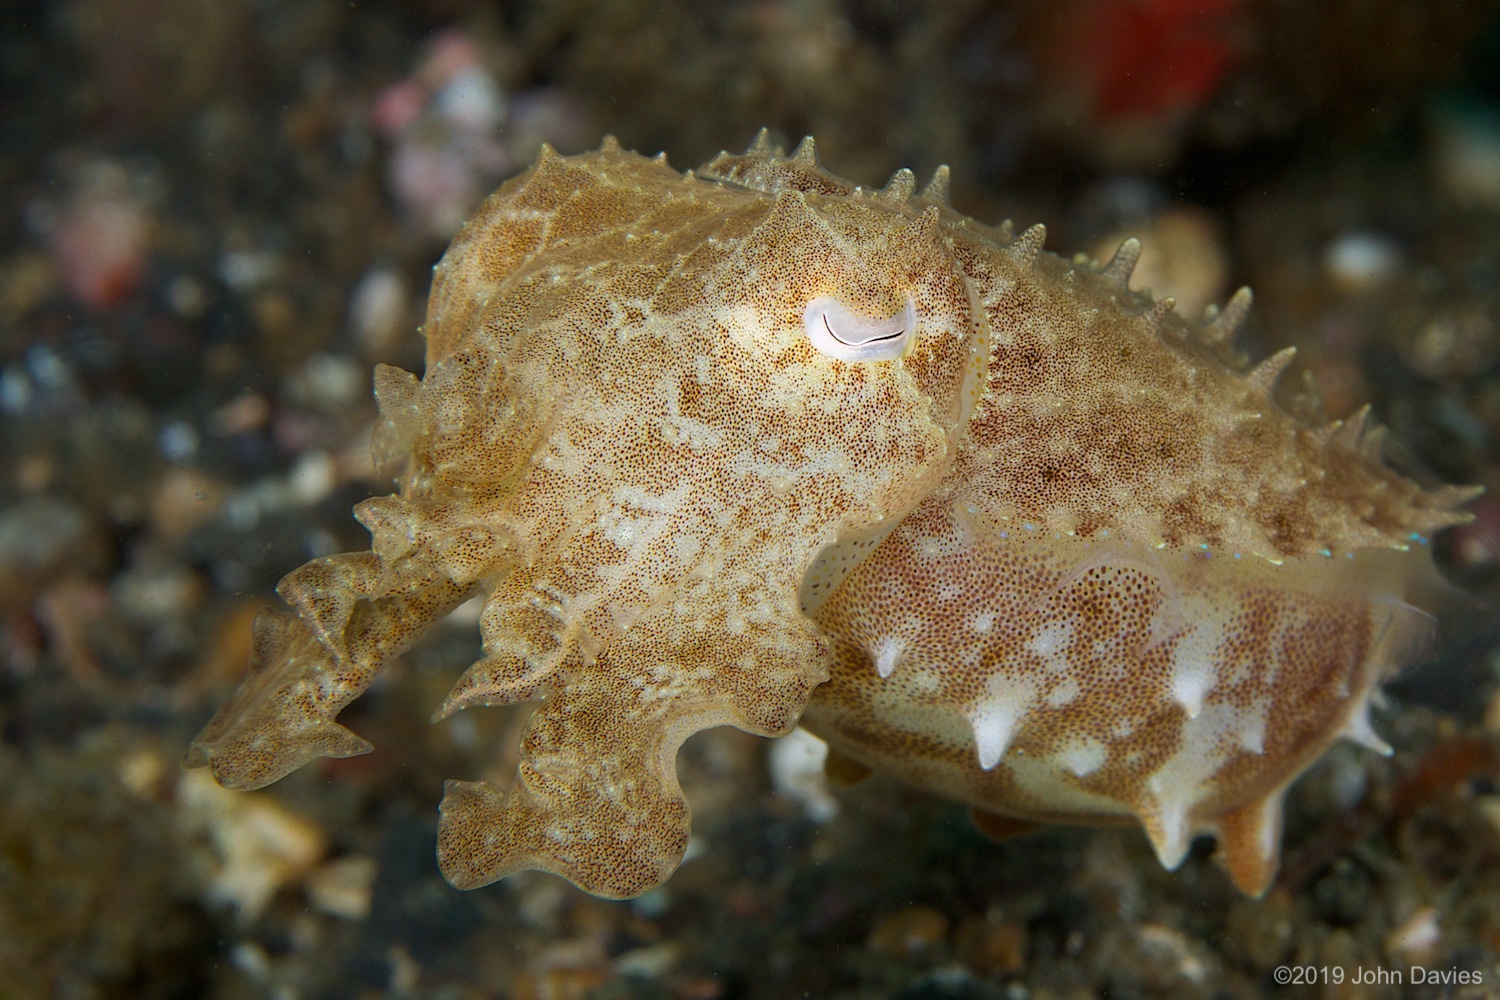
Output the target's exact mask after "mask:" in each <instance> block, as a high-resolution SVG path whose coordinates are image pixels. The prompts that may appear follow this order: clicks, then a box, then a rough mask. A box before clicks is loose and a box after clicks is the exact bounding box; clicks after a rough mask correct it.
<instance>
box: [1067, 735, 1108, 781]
mask: <svg viewBox="0 0 1500 1000" xmlns="http://www.w3.org/2000/svg"><path fill="white" fill-rule="evenodd" d="M1058 757H1059V759H1060V760H1062V762H1063V764H1064V765H1065V766H1066V767H1067V769H1068V770H1069V771H1072V772H1073V773H1074V774H1075V775H1077V776H1078V777H1080V778H1085V777H1088V776H1089V775H1091V774H1093V773H1094V772H1095V771H1097V770H1099V768H1101V767H1103V766H1104V762H1105V761H1106V760H1108V759H1109V747H1107V746H1105V745H1104V744H1103V743H1100V742H1099V741H1098V740H1094V739H1084V740H1080V741H1078V742H1077V743H1069V744H1067V745H1066V746H1064V747H1063V749H1062V751H1061V752H1060V753H1059V754H1058Z"/></svg>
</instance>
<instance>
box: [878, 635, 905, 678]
mask: <svg viewBox="0 0 1500 1000" xmlns="http://www.w3.org/2000/svg"><path fill="white" fill-rule="evenodd" d="M904 652H906V643H904V642H902V641H901V640H900V639H897V638H896V637H895V636H890V635H888V636H886V637H885V638H884V639H881V640H880V641H879V642H877V643H876V644H875V672H876V673H877V674H879V675H880V676H881V677H889V676H891V674H893V673H895V672H896V664H897V663H898V662H900V660H901V654H902V653H904Z"/></svg>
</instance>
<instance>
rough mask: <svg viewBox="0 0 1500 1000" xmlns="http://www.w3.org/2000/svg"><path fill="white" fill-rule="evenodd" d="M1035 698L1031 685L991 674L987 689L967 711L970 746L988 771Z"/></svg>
mask: <svg viewBox="0 0 1500 1000" xmlns="http://www.w3.org/2000/svg"><path fill="white" fill-rule="evenodd" d="M1035 700H1036V691H1035V689H1034V688H1032V686H1031V685H1029V684H1025V683H1020V682H1017V681H1012V680H1009V679H1007V678H1005V677H992V678H991V679H990V689H989V691H988V692H986V693H985V696H984V697H983V698H982V699H980V700H979V701H978V702H977V703H976V704H974V705H973V706H972V707H971V708H970V709H969V711H968V713H967V714H968V716H969V725H970V726H972V727H973V729H974V748H975V750H976V751H977V752H978V754H979V766H980V767H981V768H983V769H984V770H986V771H988V770H990V769H992V768H993V767H994V766H995V765H996V764H998V763H1000V758H1001V757H1004V756H1005V751H1006V750H1007V749H1009V748H1010V741H1011V739H1012V738H1014V736H1015V735H1016V729H1017V728H1019V726H1020V722H1021V717H1022V716H1024V715H1025V714H1026V712H1027V711H1028V710H1029V709H1030V708H1031V706H1032V704H1033V703H1034V702H1035Z"/></svg>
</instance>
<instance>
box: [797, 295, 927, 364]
mask: <svg viewBox="0 0 1500 1000" xmlns="http://www.w3.org/2000/svg"><path fill="white" fill-rule="evenodd" d="M802 326H803V327H804V328H805V329H806V330H807V338H808V339H809V340H811V341H812V343H813V346H814V347H816V348H817V349H818V350H820V351H822V352H823V353H824V354H826V355H828V356H829V357H831V358H838V359H839V360H840V361H891V360H893V359H895V358H899V357H901V355H903V354H905V353H906V349H907V348H908V347H909V346H910V345H911V342H912V339H913V338H914V337H915V336H916V332H917V304H916V302H915V301H914V300H913V299H912V297H911V296H910V295H908V296H907V297H906V307H905V308H904V309H902V310H901V311H900V312H898V313H897V314H896V315H894V316H890V317H887V318H886V319H874V318H872V317H869V316H861V315H860V314H859V313H857V312H854V311H853V310H851V309H849V308H848V307H847V306H845V305H844V304H843V303H842V302H840V301H839V300H838V299H834V298H829V297H828V296H826V295H820V296H819V297H818V298H815V299H813V300H812V301H811V302H809V303H808V304H807V310H806V311H805V312H803V314H802Z"/></svg>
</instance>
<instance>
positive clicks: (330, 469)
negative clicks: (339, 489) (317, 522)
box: [287, 451, 338, 506]
mask: <svg viewBox="0 0 1500 1000" xmlns="http://www.w3.org/2000/svg"><path fill="white" fill-rule="evenodd" d="M337 484H338V470H337V469H336V468H335V467H334V464H333V458H332V457H331V456H330V455H329V454H328V452H326V451H308V452H304V453H303V454H302V456H301V457H300V458H298V459H297V464H296V465H295V466H293V467H292V471H291V474H290V475H289V476H288V477H287V486H289V487H290V488H291V492H292V497H293V499H295V500H296V502H297V503H299V504H302V505H304V506H305V505H308V504H314V503H317V502H318V501H319V500H321V499H323V498H324V497H326V496H327V495H328V494H330V493H332V492H333V488H334V486H336V485H337Z"/></svg>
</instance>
